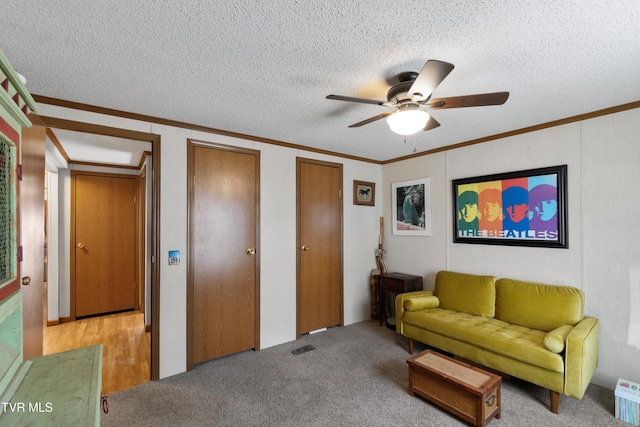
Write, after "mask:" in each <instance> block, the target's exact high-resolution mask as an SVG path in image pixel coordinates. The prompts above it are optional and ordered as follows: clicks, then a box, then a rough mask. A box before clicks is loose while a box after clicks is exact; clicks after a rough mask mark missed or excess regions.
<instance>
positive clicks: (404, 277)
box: [378, 273, 422, 325]
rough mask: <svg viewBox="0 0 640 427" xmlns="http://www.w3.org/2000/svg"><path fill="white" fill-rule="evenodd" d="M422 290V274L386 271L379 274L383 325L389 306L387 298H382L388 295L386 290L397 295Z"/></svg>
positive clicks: (379, 296)
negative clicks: (386, 309) (386, 308)
mask: <svg viewBox="0 0 640 427" xmlns="http://www.w3.org/2000/svg"><path fill="white" fill-rule="evenodd" d="M421 290H422V276H414V275H411V274H404V273H385V274H380V275H379V276H378V301H380V324H381V325H382V318H383V317H384V312H385V307H386V306H387V301H386V298H385V299H382V297H383V296H385V295H386V292H391V293H393V295H394V297H395V295H398V294H402V293H404V292H411V291H421Z"/></svg>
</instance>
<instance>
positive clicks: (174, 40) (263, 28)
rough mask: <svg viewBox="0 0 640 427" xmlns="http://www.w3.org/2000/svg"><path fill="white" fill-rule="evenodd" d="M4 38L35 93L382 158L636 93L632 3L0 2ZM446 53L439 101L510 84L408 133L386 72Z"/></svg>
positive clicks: (638, 45)
mask: <svg viewBox="0 0 640 427" xmlns="http://www.w3.org/2000/svg"><path fill="white" fill-rule="evenodd" d="M0 17H1V18H0V22H1V24H0V48H1V49H2V50H3V51H4V53H5V55H6V56H7V57H8V58H9V60H10V61H11V63H12V64H13V66H14V68H16V69H17V70H18V72H20V73H21V74H23V75H25V76H26V78H27V87H28V88H29V89H30V91H31V92H32V93H34V94H38V95H43V96H49V97H54V98H60V99H65V100H70V101H75V102H80V103H86V104H91V105H96V106H102V107H108V108H114V109H118V110H123V111H127V112H132V113H139V114H144V115H150V116H155V117H159V118H166V119H173V120H178V121H184V122H188V123H192V124H197V125H202V126H208V127H213V128H217V129H222V130H226V131H231V132H238V133H243V134H249V135H254V136H258V137H264V138H269V139H275V140H278V141H283V142H287V143H293V144H299V145H306V146H312V147H317V148H321V149H325V150H330V151H334V152H339V153H344V154H348V155H354V156H359V157H365V158H369V159H374V160H387V159H392V158H397V157H401V156H405V155H408V154H411V153H412V152H413V150H414V146H415V149H417V151H418V152H420V151H426V150H430V149H433V148H437V147H440V146H445V145H451V144H456V143H459V142H464V141H468V140H473V139H476V138H481V137H485V136H490V135H495V134H498V133H502V132H507V131H511V130H516V129H520V128H523V127H527V126H531V125H536V124H541V123H546V122H549V121H553V120H557V119H562V118H567V117H571V116H574V115H578V114H583V113H588V112H591V111H595V110H599V109H603V108H607V107H612V106H617V105H621V104H625V103H628V102H632V101H638V100H640V3H639V2H638V1H637V0H617V1H604V0H600V1H590V0H564V1H556V0H536V1H518V2H513V1H507V0H488V1H484V0H470V1H447V2H444V1H430V0H419V1H409V0H369V1H344V0H339V1H334V0H322V1H318V0H308V1H302V0H301V1H285V0H269V1H264V2H256V1H255V0H251V1H247V0H234V1H205V0H197V1H196V0H155V1H142V0H140V1H135V0H122V1H114V0H111V1H110V0H101V1H95V0H91V1H89V0H67V1H64V2H53V1H49V2H40V1H30V0H22V1H3V2H2V4H1V5H0ZM428 59H439V60H443V61H447V62H451V63H453V64H454V65H455V69H454V70H453V72H452V73H451V74H450V75H449V76H448V77H447V78H446V79H445V80H444V82H443V83H442V84H441V85H440V86H439V87H438V88H437V89H436V90H435V92H434V94H433V95H434V97H443V96H457V95H466V94H476V93H484V92H494V91H503V90H506V91H509V92H510V93H511V96H510V98H509V100H508V101H507V103H506V104H504V105H502V106H492V107H476V108H461V109H455V110H439V111H434V112H433V115H434V117H435V118H436V119H437V120H438V121H439V122H440V123H441V126H440V127H439V128H436V129H434V130H431V131H428V132H420V133H418V134H417V135H416V136H415V137H413V136H410V137H408V138H407V142H406V144H405V143H404V138H403V137H401V136H399V135H396V134H394V133H392V132H391V131H390V130H389V128H388V126H387V124H386V123H385V121H384V120H380V121H377V122H375V123H372V124H369V125H367V126H364V127H361V128H355V129H348V128H347V126H348V125H350V124H353V123H356V122H359V121H361V120H364V119H366V118H369V117H371V116H374V115H377V114H380V113H383V112H385V111H387V109H386V108H385V107H379V106H375V105H365V104H352V103H346V102H341V101H330V100H327V99H325V97H326V95H328V94H332V93H334V94H340V95H348V96H359V97H368V98H376V99H386V92H387V89H388V88H389V82H390V81H392V78H393V77H394V76H395V75H396V74H398V73H399V72H402V71H419V70H420V69H421V68H422V66H423V64H424V63H425V61H426V60H428Z"/></svg>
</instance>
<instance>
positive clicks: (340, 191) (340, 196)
mask: <svg viewBox="0 0 640 427" xmlns="http://www.w3.org/2000/svg"><path fill="white" fill-rule="evenodd" d="M338 197H339V198H342V190H338Z"/></svg>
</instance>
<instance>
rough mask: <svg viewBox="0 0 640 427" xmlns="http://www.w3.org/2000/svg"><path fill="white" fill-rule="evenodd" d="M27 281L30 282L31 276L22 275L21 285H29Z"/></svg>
mask: <svg viewBox="0 0 640 427" xmlns="http://www.w3.org/2000/svg"><path fill="white" fill-rule="evenodd" d="M29 283H31V277H29V276H24V277H23V278H22V285H23V286H28V285H29Z"/></svg>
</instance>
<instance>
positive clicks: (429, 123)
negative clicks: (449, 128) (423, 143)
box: [423, 114, 440, 130]
mask: <svg viewBox="0 0 640 427" xmlns="http://www.w3.org/2000/svg"><path fill="white" fill-rule="evenodd" d="M438 126H440V123H438V121H437V120H436V119H434V118H433V116H432V115H431V114H429V120H428V121H427V124H426V125H425V127H424V129H423V130H431V129H435V128H437V127H438Z"/></svg>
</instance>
